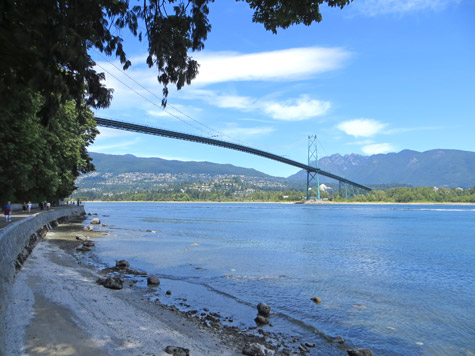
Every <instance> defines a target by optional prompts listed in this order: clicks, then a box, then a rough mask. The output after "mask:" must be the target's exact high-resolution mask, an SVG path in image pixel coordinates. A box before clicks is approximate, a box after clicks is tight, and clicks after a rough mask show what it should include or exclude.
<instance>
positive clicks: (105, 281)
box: [97, 276, 124, 289]
mask: <svg viewBox="0 0 475 356" xmlns="http://www.w3.org/2000/svg"><path fill="white" fill-rule="evenodd" d="M97 284H100V285H103V286H104V287H106V288H109V289H122V288H123V287H124V282H123V281H122V279H120V278H119V277H112V276H109V277H107V278H99V279H98V280H97Z"/></svg>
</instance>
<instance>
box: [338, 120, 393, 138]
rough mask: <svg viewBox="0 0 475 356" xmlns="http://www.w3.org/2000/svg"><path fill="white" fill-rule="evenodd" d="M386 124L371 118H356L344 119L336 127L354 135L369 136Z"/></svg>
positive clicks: (379, 130)
mask: <svg viewBox="0 0 475 356" xmlns="http://www.w3.org/2000/svg"><path fill="white" fill-rule="evenodd" d="M386 126H387V124H384V123H382V122H379V121H377V120H372V119H356V120H350V121H344V122H342V123H340V124H339V125H338V126H337V127H338V128H339V129H340V130H342V131H343V132H345V133H346V134H348V135H351V136H354V137H371V136H374V135H376V134H378V133H380V132H381V131H382V130H383V129H384V128H385V127H386Z"/></svg>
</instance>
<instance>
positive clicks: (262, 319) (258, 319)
mask: <svg viewBox="0 0 475 356" xmlns="http://www.w3.org/2000/svg"><path fill="white" fill-rule="evenodd" d="M254 321H255V322H256V324H257V325H267V324H269V319H267V318H266V317H265V316H263V315H258V316H257V317H256V318H255V319H254Z"/></svg>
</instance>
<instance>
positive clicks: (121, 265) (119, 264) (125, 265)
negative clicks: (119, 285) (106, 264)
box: [115, 260, 130, 269]
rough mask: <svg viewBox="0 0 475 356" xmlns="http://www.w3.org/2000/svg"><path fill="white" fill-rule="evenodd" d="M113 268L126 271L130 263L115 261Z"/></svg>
mask: <svg viewBox="0 0 475 356" xmlns="http://www.w3.org/2000/svg"><path fill="white" fill-rule="evenodd" d="M115 266H116V267H117V268H119V269H126V268H129V267H130V263H129V261H126V260H118V261H115Z"/></svg>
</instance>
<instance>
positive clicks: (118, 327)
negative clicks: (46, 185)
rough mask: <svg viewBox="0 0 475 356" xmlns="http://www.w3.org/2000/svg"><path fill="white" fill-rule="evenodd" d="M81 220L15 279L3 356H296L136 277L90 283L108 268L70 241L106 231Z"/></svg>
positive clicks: (59, 232) (61, 230) (295, 343)
mask: <svg viewBox="0 0 475 356" xmlns="http://www.w3.org/2000/svg"><path fill="white" fill-rule="evenodd" d="M83 222H86V223H89V221H88V220H85V221H76V222H70V223H67V224H61V225H60V226H59V227H57V228H56V229H55V230H52V231H50V232H48V234H47V235H46V237H45V239H44V240H43V241H41V242H40V243H39V244H38V245H37V247H36V248H35V249H34V250H33V253H32V254H31V256H30V257H29V259H28V260H27V261H26V262H25V265H24V267H23V269H22V270H21V271H20V272H19V273H18V275H17V278H16V280H15V283H14V285H13V288H12V291H11V293H10V296H9V301H10V302H9V306H8V309H7V317H6V325H7V333H6V341H7V355H9V356H20V355H29V356H33V355H44V354H54V355H71V354H75V355H90V354H95V355H98V356H102V355H114V356H115V355H119V356H120V355H137V356H138V355H162V356H165V355H169V354H168V353H166V352H165V351H164V350H165V348H166V347H167V346H174V347H182V348H185V349H189V350H190V354H191V355H229V356H235V355H242V354H243V348H244V347H246V345H250V344H258V345H262V346H261V347H264V349H263V350H267V351H268V352H269V353H268V355H271V354H272V355H275V356H278V355H293V354H300V352H299V350H301V349H299V347H301V345H304V344H305V341H304V340H300V339H298V338H293V340H283V339H282V338H279V337H278V336H277V335H273V334H272V333H271V332H267V331H264V330H263V329H260V330H259V327H254V328H252V331H253V333H252V332H250V330H249V332H246V331H245V330H240V329H239V328H238V327H235V326H229V325H224V324H223V323H222V321H223V320H222V319H221V316H219V315H217V314H216V313H213V311H212V310H208V309H212V306H210V308H207V309H204V311H205V312H204V311H203V310H199V311H196V312H183V311H180V310H179V309H178V308H177V307H176V306H174V305H171V306H170V305H167V304H163V303H161V302H160V301H159V300H158V299H156V298H155V299H152V298H147V296H146V294H147V293H145V292H146V291H147V290H148V292H151V291H153V288H150V287H148V289H147V290H145V291H144V289H143V287H139V288H138V287H137V286H136V284H137V285H138V284H141V283H143V279H145V280H146V276H145V277H144V276H143V274H137V275H135V276H132V277H130V276H129V275H126V274H121V278H122V279H123V280H124V288H123V289H122V290H118V291H117V290H112V289H107V288H104V287H103V286H101V285H98V284H97V283H96V280H97V279H98V278H100V277H104V276H105V274H106V273H107V272H109V274H110V272H111V270H113V268H108V269H106V270H107V271H97V270H96V269H95V268H94V267H93V266H89V265H87V264H84V263H82V262H81V261H82V258H79V257H78V256H75V254H76V253H77V252H75V251H76V247H78V246H80V242H79V241H78V240H76V238H75V235H77V234H78V233H80V234H84V235H86V236H89V237H90V238H91V239H92V240H94V239H97V238H104V237H106V236H107V233H106V232H104V231H100V230H99V231H92V232H85V231H83V227H84V225H83ZM85 258H86V259H87V257H85ZM132 267H133V266H132ZM140 273H141V271H140ZM114 274H115V275H119V273H118V272H117V271H115V272H114ZM145 274H146V273H145ZM140 278H142V281H139V279H140ZM137 282H138V283H137ZM157 288H159V287H156V288H155V289H157ZM250 329H251V328H250ZM307 344H309V343H307ZM325 347H326V348H327V349H328V345H326V346H325ZM271 350H273V351H271ZM317 350H318V345H317V349H312V350H309V353H307V354H308V355H323V354H322V353H320V352H318V351H317ZM344 350H345V349H343V348H341V347H339V346H338V345H335V350H334V351H335V352H334V353H332V354H333V355H346V352H345V351H344ZM267 351H266V352H267ZM177 355H178V354H177ZM266 355H267V354H266Z"/></svg>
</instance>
